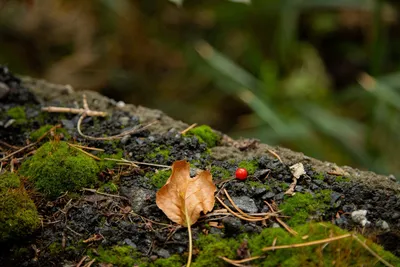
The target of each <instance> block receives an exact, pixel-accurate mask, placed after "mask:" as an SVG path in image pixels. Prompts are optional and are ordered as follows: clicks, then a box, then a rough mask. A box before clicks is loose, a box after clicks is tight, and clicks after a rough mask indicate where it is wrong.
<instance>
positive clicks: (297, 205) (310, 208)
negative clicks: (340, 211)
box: [279, 190, 332, 226]
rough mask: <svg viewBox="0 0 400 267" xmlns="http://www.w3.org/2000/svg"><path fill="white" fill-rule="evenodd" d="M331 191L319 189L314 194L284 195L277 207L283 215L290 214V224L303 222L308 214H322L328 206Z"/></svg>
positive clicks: (308, 216) (307, 217)
mask: <svg viewBox="0 0 400 267" xmlns="http://www.w3.org/2000/svg"><path fill="white" fill-rule="evenodd" d="M331 193H332V191H331V190H320V191H319V192H317V193H315V195H313V194H311V193H296V194H295V195H294V196H286V197H285V200H284V202H283V203H282V204H281V205H279V209H280V210H282V213H283V214H284V215H286V216H290V219H289V221H288V224H289V225H290V226H295V225H299V224H304V223H306V222H307V220H308V219H309V218H310V216H314V215H315V214H317V213H320V214H323V213H324V211H325V210H326V209H328V208H329V207H330V201H331Z"/></svg>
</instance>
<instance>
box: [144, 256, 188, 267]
mask: <svg viewBox="0 0 400 267" xmlns="http://www.w3.org/2000/svg"><path fill="white" fill-rule="evenodd" d="M184 265H185V260H184V259H183V258H182V256H180V255H172V256H171V257H169V258H168V259H157V260H156V261H155V262H154V264H151V265H150V266H152V267H153V266H154V267H181V266H184Z"/></svg>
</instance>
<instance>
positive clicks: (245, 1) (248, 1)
mask: <svg viewBox="0 0 400 267" xmlns="http://www.w3.org/2000/svg"><path fill="white" fill-rule="evenodd" d="M229 1H230V2H235V3H242V4H248V5H249V4H251V0H229Z"/></svg>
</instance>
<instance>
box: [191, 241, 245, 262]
mask: <svg viewBox="0 0 400 267" xmlns="http://www.w3.org/2000/svg"><path fill="white" fill-rule="evenodd" d="M195 245H196V247H197V248H198V249H199V250H200V251H199V254H198V255H197V257H196V259H195V261H194V262H193V264H192V266H193V267H205V266H225V265H226V263H225V262H224V261H223V260H222V259H220V258H219V256H224V257H227V258H231V259H233V258H234V257H235V256H236V250H237V248H238V247H239V245H240V241H238V240H235V239H230V238H225V239H224V238H222V237H220V236H218V235H201V236H200V237H199V238H198V239H197V240H196V241H195Z"/></svg>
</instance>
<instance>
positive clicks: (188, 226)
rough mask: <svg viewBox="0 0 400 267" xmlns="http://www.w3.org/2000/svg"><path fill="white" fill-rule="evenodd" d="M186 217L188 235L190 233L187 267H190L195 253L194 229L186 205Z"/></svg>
mask: <svg viewBox="0 0 400 267" xmlns="http://www.w3.org/2000/svg"><path fill="white" fill-rule="evenodd" d="M185 217H186V223H187V228H188V233H189V257H188V260H187V264H186V267H190V264H191V263H192V251H193V245H192V229H191V227H190V224H191V223H190V218H189V215H188V212H187V207H186V205H185Z"/></svg>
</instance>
